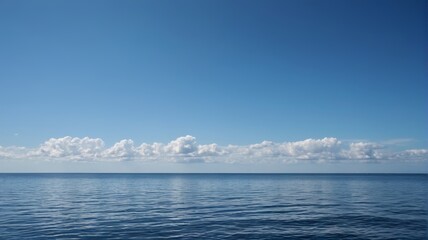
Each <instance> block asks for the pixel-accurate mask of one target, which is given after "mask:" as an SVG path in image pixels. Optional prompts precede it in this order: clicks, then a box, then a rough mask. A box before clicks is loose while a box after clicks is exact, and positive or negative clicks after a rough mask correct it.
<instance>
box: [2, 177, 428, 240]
mask: <svg viewBox="0 0 428 240" xmlns="http://www.w3.org/2000/svg"><path fill="white" fill-rule="evenodd" d="M427 183H428V175H423V174H422V175H384V174H379V175H353V174H350V175H349V174H344V175H340V174H339V175H334V174H333V175H329V174H321V175H317V174H0V239H427V227H428V221H427V218H428V206H427V196H428V187H427Z"/></svg>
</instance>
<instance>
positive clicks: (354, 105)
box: [0, 0, 428, 171]
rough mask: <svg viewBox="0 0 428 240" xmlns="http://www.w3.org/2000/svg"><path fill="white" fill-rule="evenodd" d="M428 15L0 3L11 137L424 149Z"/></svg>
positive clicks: (405, 6) (239, 5) (325, 8)
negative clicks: (326, 142)
mask: <svg viewBox="0 0 428 240" xmlns="http://www.w3.org/2000/svg"><path fill="white" fill-rule="evenodd" d="M427 16H428V13H427V1H416V0H402V1H394V0H370V1H367V0H358V1H356V0H347V1H333V0H332V1H321V0H311V1H309V0H293V1H290V0H286V1H236V0H228V1H221V0H219V1H212V0H209V1H208V0H204V1H185V0H180V1H166V0H160V1H148V0H147V1H129V0H125V1H79V0H77V1H76V0H73V1H56V0H55V1H53V0H52V1H45V0H41V1H20V0H18V1H16V0H13V1H12V0H0V31H1V37H0V52H1V54H0V66H1V69H0V84H1V88H0V116H1V117H0V146H3V147H8V146H21V147H26V148H37V147H38V146H40V145H41V144H43V143H44V142H45V141H47V140H48V139H50V138H63V137H65V136H72V137H78V138H83V137H86V136H88V137H90V138H101V139H102V140H103V142H104V144H105V146H107V147H109V146H112V145H114V144H115V143H117V142H119V141H120V140H122V139H132V140H133V141H134V143H135V145H136V146H137V145H140V144H141V143H143V142H146V143H153V142H160V143H165V144H167V143H168V142H170V141H172V140H174V139H177V138H178V137H182V136H186V135H191V136H194V137H196V138H197V143H198V144H211V143H216V144H218V145H219V146H227V145H229V144H232V145H240V146H248V145H251V144H256V143H260V142H262V141H264V140H268V141H272V142H275V143H283V142H298V141H303V140H305V139H323V138H325V137H333V138H337V139H339V140H340V141H342V142H344V143H347V142H370V143H377V144H380V145H388V146H389V148H392V149H397V150H396V151H399V150H400V151H401V150H406V149H426V148H428V144H427V140H428V125H427V122H428V94H427V89H428V81H427V79H428V72H427V44H426V43H427V40H428V38H427V37H428V34H427ZM385 142H386V143H387V144H385ZM391 142H397V143H398V144H395V145H394V144H389V143H391ZM391 145H394V146H391ZM8 161H9V160H8ZM10 161H11V162H12V163H8V164H7V166H9V164H13V162H14V161H13V160H10ZM73 164H74V163H73ZM420 164H422V165H424V166H425V167H426V163H420ZM42 165H43V166H44V165H48V164H46V163H43V164H42ZM404 165H405V166H407V165H406V164H404ZM260 166H261V164H259V165H257V166H256V167H255V168H257V167H260ZM335 166H336V165H335ZM381 166H385V168H388V166H390V165H387V164H385V165H381ZM419 167H420V165H417V167H415V169H418V168H419ZM12 168H13V169H17V170H19V169H20V168H19V167H11V169H12ZM219 168H220V169H222V167H221V166H220V167H219ZM317 168H319V165H316V166H315V167H314V166H312V167H311V166H308V167H307V168H306V167H305V168H304V169H307V171H316V169H317ZM372 168H375V169H376V168H381V167H379V166H377V167H371V165H367V164H366V167H365V169H366V170H367V171H369V170H370V169H372ZM272 169H274V168H271V170H272ZM338 169H342V168H341V167H338ZM391 169H392V168H391ZM409 169H410V168H409ZM412 169H413V168H412ZM412 169H410V170H409V171H412ZM386 171H387V170H386ZM391 171H392V170H391Z"/></svg>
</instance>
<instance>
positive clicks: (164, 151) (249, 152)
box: [0, 135, 428, 163]
mask: <svg viewBox="0 0 428 240" xmlns="http://www.w3.org/2000/svg"><path fill="white" fill-rule="evenodd" d="M0 159H37V160H68V161H152V162H156V161H163V162H183V163H186V162H205V163H210V162H222V163H236V162H239V163H245V162H246V163H266V162H276V163H278V162H283V163H297V162H308V161H309V162H342V161H357V162H384V161H427V160H428V149H407V150H403V151H396V150H394V149H393V147H391V145H383V144H381V143H374V142H368V141H354V142H342V141H340V140H338V139H337V138H334V137H326V138H322V139H306V140H302V141H295V142H282V143H276V142H271V141H263V142H261V143H256V144H250V145H227V146H219V145H217V144H215V143H212V144H198V143H197V141H196V138H195V137H193V136H190V135H186V136H182V137H178V138H177V139H174V140H172V141H170V142H169V143H157V142H155V143H152V144H148V143H142V144H141V145H136V144H135V143H134V141H133V140H131V139H123V140H120V141H119V142H117V143H115V144H113V146H111V147H106V146H105V143H104V141H103V140H102V139H100V138H89V137H84V138H78V137H70V136H66V137H62V138H50V139H49V140H47V141H45V142H44V143H42V144H41V145H40V146H39V147H37V148H26V147H17V146H10V147H2V146H0Z"/></svg>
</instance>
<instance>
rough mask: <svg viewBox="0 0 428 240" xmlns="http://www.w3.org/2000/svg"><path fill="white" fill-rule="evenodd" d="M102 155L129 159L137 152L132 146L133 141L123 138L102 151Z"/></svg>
mask: <svg viewBox="0 0 428 240" xmlns="http://www.w3.org/2000/svg"><path fill="white" fill-rule="evenodd" d="M102 156H103V157H104V158H106V159H116V160H131V159H134V158H135V157H137V156H138V152H137V151H136V149H135V147H134V141H132V140H131V139H123V140H120V141H119V142H117V143H115V144H114V145H113V146H112V147H110V148H108V149H106V150H105V151H103V153H102Z"/></svg>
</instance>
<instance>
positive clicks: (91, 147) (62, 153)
mask: <svg viewBox="0 0 428 240" xmlns="http://www.w3.org/2000/svg"><path fill="white" fill-rule="evenodd" d="M103 149H104V141H103V140H101V139H100V138H89V137H84V138H77V137H69V136H67V137H63V138H51V139H49V140H47V141H46V142H44V143H43V144H42V145H41V146H40V147H39V148H38V149H36V150H35V151H32V152H29V154H28V156H29V157H31V156H34V157H46V158H64V159H74V160H85V159H97V158H99V157H101V153H102V151H103Z"/></svg>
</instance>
